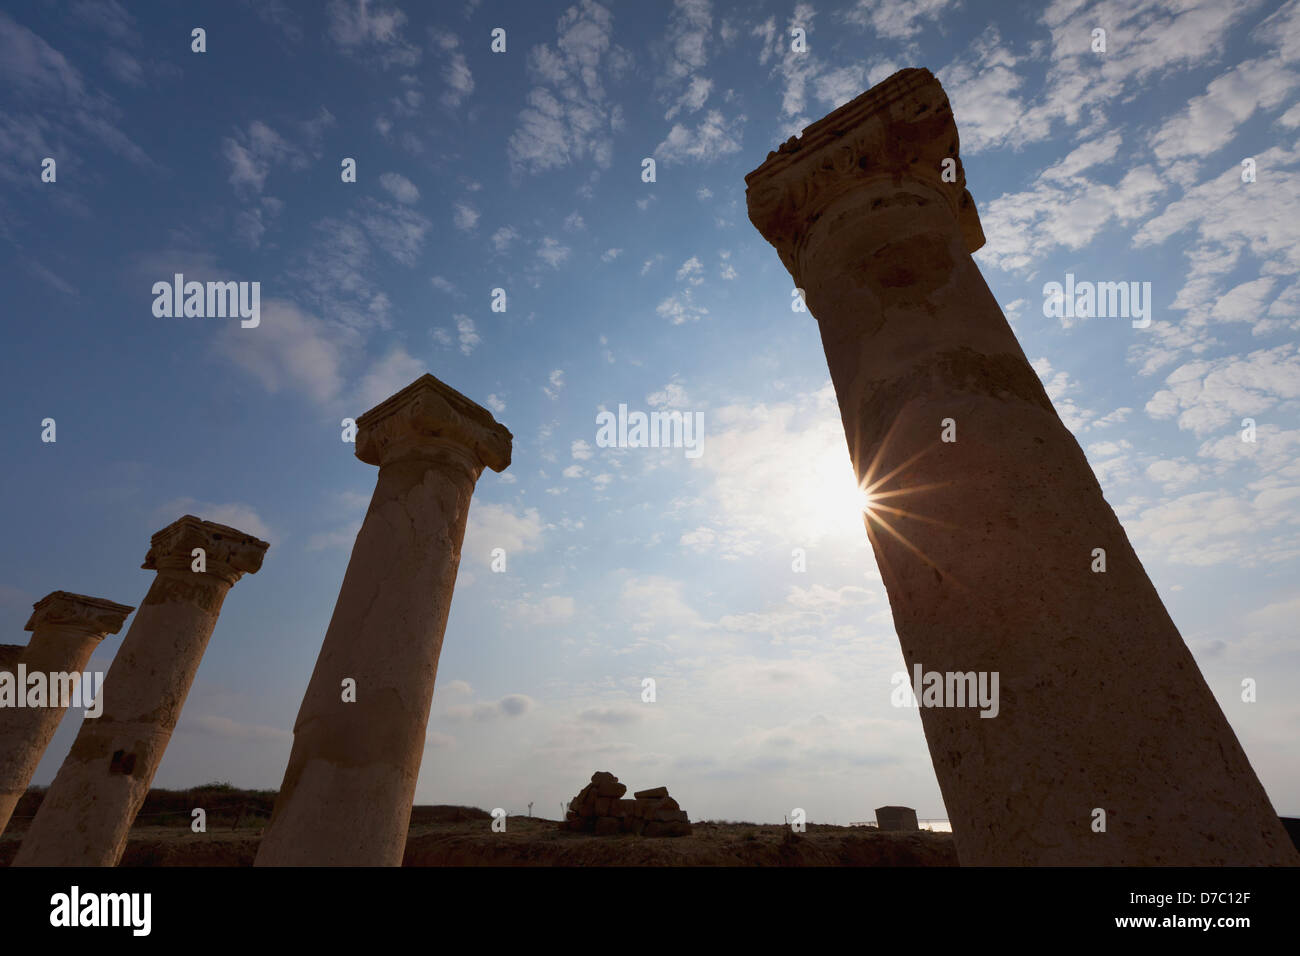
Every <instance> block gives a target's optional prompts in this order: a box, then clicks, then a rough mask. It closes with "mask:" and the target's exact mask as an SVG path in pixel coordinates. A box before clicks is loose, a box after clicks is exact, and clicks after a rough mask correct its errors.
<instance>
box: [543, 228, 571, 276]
mask: <svg viewBox="0 0 1300 956" xmlns="http://www.w3.org/2000/svg"><path fill="white" fill-rule="evenodd" d="M570 251H571V250H570V249H569V247H568V246H566V245H564V244H563V243H561V242H560V241H559V240H558V239H554V238H552V237H551V236H544V237H543V238H542V241H541V243H540V244H539V245H538V248H537V258H539V259H541V260H542V261H543V262H545V263H546V264H547V265H548V266H550V267H551V268H552V269H558V268H560V264H561V263H562V262H564V260H565V259H567V258H569V252H570Z"/></svg>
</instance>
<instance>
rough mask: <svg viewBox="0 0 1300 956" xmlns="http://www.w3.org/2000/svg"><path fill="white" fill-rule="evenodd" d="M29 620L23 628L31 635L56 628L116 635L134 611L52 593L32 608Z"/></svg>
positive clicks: (97, 599)
mask: <svg viewBox="0 0 1300 956" xmlns="http://www.w3.org/2000/svg"><path fill="white" fill-rule="evenodd" d="M32 609H33V610H32V616H31V618H30V619H29V620H28V621H27V624H26V626H25V627H24V628H23V630H25V631H34V630H36V629H37V628H38V627H44V626H46V625H51V624H58V625H67V626H69V627H76V628H80V629H82V630H84V631H86V632H87V633H89V634H98V635H99V636H100V637H103V636H104V635H105V634H116V633H117V632H118V631H120V630H121V629H122V622H123V621H125V620H126V616H127V615H128V614H130V613H131V612H132V611H134V610H135V608H133V607H130V606H129V605H126V604H115V603H114V602H112V601H105V600H104V599H103V598H93V597H87V596H86V595H84V594H73V593H72V592H71V591H51V592H50V593H49V594H47V595H45V597H43V598H41V599H40V600H39V601H37V602H36V603H35V604H33V605H32Z"/></svg>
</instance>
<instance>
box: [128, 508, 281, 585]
mask: <svg viewBox="0 0 1300 956" xmlns="http://www.w3.org/2000/svg"><path fill="white" fill-rule="evenodd" d="M269 547H270V545H268V544H267V543H266V542H265V541H262V540H260V539H258V538H255V537H253V536H252V535H251V534H245V533H244V532H242V531H240V530H239V529H238V528H231V527H228V526H226V525H224V524H217V523H216V522H215V521H204V520H203V519H202V518H196V517H195V516H194V515H185V516H184V517H181V518H178V519H176V520H175V521H173V522H172V523H171V524H169V525H168V526H167V527H165V528H163V529H162V530H161V531H159V532H158V533H157V534H155V535H154V536H153V537H152V538H150V539H149V553H148V554H147V555H145V559H144V564H142V565H140V567H142V568H145V569H147V570H150V571H161V570H173V571H176V570H184V571H190V570H191V568H192V562H193V560H194V558H193V552H194V549H195V548H202V549H203V551H204V562H205V564H206V568H207V573H208V574H214V575H216V576H217V577H219V578H221V579H222V580H224V581H226V582H227V583H229V584H234V583H235V582H236V581H238V580H239V579H240V578H241V577H243V576H244V575H245V574H256V573H257V571H258V569H260V568H261V567H262V558H263V557H264V556H265V555H266V549H267V548H269Z"/></svg>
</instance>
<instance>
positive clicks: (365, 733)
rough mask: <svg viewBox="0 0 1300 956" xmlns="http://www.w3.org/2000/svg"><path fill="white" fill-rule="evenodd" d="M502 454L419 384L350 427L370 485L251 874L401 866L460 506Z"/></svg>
mask: <svg viewBox="0 0 1300 956" xmlns="http://www.w3.org/2000/svg"><path fill="white" fill-rule="evenodd" d="M510 450H511V435H510V432H508V431H507V430H506V429H505V428H503V427H502V426H501V425H499V424H497V422H496V421H495V420H494V419H493V418H492V415H491V414H490V413H489V412H488V411H487V410H486V409H484V408H482V407H480V406H479V405H477V404H475V403H474V402H472V401H470V400H469V399H468V398H466V397H465V396H464V395H461V394H460V393H459V392H457V391H455V390H454V389H452V388H449V387H448V386H446V385H444V384H443V383H442V382H440V381H438V380H437V379H436V378H434V377H433V376H432V375H424V376H422V377H421V378H419V379H418V380H416V381H415V382H414V383H412V384H411V385H409V386H407V387H406V388H404V389H402V390H401V391H400V392H398V393H397V394H396V395H394V396H392V397H391V398H389V399H388V400H387V401H385V402H383V403H381V404H380V405H378V406H376V407H375V408H372V409H371V410H370V411H368V412H366V413H365V414H364V415H362V416H361V417H360V418H358V419H357V443H356V455H357V457H358V458H360V459H361V460H362V461H364V462H365V463H366V464H369V465H378V466H379V478H378V482H377V484H376V485H375V492H374V496H373V497H372V499H371V501H370V510H369V511H367V512H366V517H365V521H364V522H363V523H362V525H361V531H360V532H359V533H358V534H357V541H356V544H355V545H354V546H353V548H352V558H351V560H350V561H349V562H348V568H347V572H346V574H345V575H344V577H343V586H342V588H341V589H340V591H339V597H338V602H337V603H336V604H335V605H334V616H333V617H332V618H331V619H330V624H329V630H328V631H326V633H325V641H324V644H323V645H322V646H321V651H320V656H319V657H318V658H317V660H316V669H315V671H314V672H313V673H312V677H311V682H310V684H309V685H308V687H307V693H306V695H305V696H304V697H303V701H302V706H301V708H300V709H299V711H298V719H297V722H296V723H295V724H294V729H293V733H294V738H293V751H292V753H291V754H290V756H289V766H288V768H287V769H286V770H285V774H284V783H283V784H282V785H281V787H280V795H279V798H278V799H277V800H276V805H275V811H274V814H273V815H272V818H271V822H270V824H269V825H268V827H267V830H266V834H265V835H264V836H263V838H262V843H261V846H260V847H259V849H258V853H257V865H259V866H400V865H401V862H402V854H403V851H404V850H405V848H406V833H407V829H408V827H409V825H410V818H411V801H412V800H413V799H414V796H415V782H416V777H417V776H418V775H419V772H420V760H421V757H422V756H423V755H424V745H425V728H426V726H427V724H428V721H429V705H430V703H431V702H432V700H433V684H434V678H435V677H436V675H437V671H438V656H439V654H440V653H441V651H442V636H443V631H444V630H445V629H446V626H447V613H448V611H449V609H450V607H451V596H452V589H453V588H454V587H455V584H456V569H457V567H458V566H459V564H460V546H461V541H462V539H463V538H464V535H465V520H466V518H467V516H468V514H469V505H470V497H471V496H472V495H473V493H474V485H475V483H476V482H477V481H478V477H479V475H480V474H481V473H482V471H483V468H484V466H485V465H486V466H487V467H490V468H492V469H493V470H495V471H502V470H503V469H504V468H505V467H506V466H507V465H509V464H510ZM345 682H346V683H347V684H348V686H351V687H352V688H355V694H354V695H347V696H348V697H352V696H354V697H355V700H349V699H345V693H344V691H345Z"/></svg>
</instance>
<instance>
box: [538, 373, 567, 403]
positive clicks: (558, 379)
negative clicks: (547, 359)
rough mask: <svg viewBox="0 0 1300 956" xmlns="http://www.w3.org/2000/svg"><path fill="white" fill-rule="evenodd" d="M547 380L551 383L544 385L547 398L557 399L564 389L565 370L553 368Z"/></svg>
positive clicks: (543, 388)
mask: <svg viewBox="0 0 1300 956" xmlns="http://www.w3.org/2000/svg"><path fill="white" fill-rule="evenodd" d="M547 381H549V382H550V385H549V386H546V385H543V386H542V391H543V392H545V393H546V397H547V398H549V399H550V400H551V401H555V399H557V398H559V397H560V392H561V391H563V390H564V370H563V369H558V368H557V369H555V370H553V371H552V372H551V374H550V376H549V377H548V378H547Z"/></svg>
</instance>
